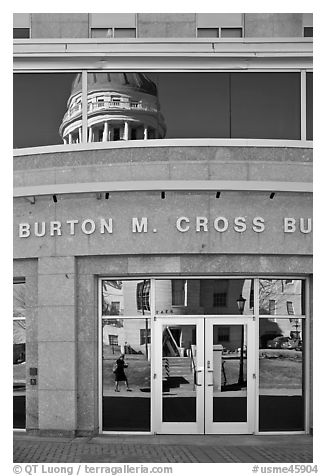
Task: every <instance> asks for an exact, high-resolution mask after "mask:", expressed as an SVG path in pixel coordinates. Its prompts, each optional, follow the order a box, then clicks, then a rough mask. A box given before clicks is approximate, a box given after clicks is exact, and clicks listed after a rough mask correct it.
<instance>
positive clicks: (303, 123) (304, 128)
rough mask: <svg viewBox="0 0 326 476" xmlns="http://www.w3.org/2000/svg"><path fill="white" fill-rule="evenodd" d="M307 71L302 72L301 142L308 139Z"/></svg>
mask: <svg viewBox="0 0 326 476" xmlns="http://www.w3.org/2000/svg"><path fill="white" fill-rule="evenodd" d="M306 89H307V86H306V71H301V88H300V90H301V140H306V139H307V95H306Z"/></svg>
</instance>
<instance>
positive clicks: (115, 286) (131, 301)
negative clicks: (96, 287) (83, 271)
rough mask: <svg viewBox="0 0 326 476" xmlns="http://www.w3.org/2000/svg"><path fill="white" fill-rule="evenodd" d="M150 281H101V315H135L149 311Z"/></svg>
mask: <svg viewBox="0 0 326 476" xmlns="http://www.w3.org/2000/svg"><path fill="white" fill-rule="evenodd" d="M150 285H151V282H150V280H149V279H145V280H134V279H130V280H126V281H120V280H119V281H117V280H115V281H114V280H104V281H102V316H117V315H119V316H137V315H139V314H148V312H149V311H150V295H151V289H150Z"/></svg>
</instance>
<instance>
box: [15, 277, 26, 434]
mask: <svg viewBox="0 0 326 476" xmlns="http://www.w3.org/2000/svg"><path fill="white" fill-rule="evenodd" d="M13 301H14V302H13V317H14V321H13V426H14V428H25V426H26V321H25V316H26V302H25V283H14V285H13ZM20 318H22V319H20Z"/></svg>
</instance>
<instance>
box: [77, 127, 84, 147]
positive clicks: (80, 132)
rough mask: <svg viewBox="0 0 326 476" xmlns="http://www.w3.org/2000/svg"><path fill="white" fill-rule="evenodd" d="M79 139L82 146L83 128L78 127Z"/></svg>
mask: <svg viewBox="0 0 326 476" xmlns="http://www.w3.org/2000/svg"><path fill="white" fill-rule="evenodd" d="M78 138H79V143H80V144H81V143H82V141H83V139H82V129H81V127H78Z"/></svg>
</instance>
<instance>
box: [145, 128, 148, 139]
mask: <svg viewBox="0 0 326 476" xmlns="http://www.w3.org/2000/svg"><path fill="white" fill-rule="evenodd" d="M147 139H148V127H147V126H144V140H147Z"/></svg>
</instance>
